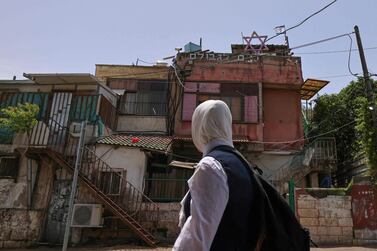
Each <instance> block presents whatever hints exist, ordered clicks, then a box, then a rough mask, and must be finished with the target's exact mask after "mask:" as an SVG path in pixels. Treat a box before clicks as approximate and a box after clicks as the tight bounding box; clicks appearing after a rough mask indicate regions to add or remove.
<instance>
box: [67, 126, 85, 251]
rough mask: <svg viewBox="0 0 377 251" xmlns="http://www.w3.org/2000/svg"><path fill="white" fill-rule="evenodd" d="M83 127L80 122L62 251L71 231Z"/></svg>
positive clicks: (82, 142) (83, 137)
mask: <svg viewBox="0 0 377 251" xmlns="http://www.w3.org/2000/svg"><path fill="white" fill-rule="evenodd" d="M85 126H86V121H82V122H81V128H80V139H79V145H78V146H77V154H76V162H75V171H74V173H73V181H72V191H71V197H70V198H69V207H68V216H67V221H66V223H65V224H66V225H65V232H64V241H63V249H62V251H66V250H67V247H68V241H69V233H70V230H71V222H72V213H73V204H74V202H75V197H76V189H77V180H78V176H79V170H80V166H81V155H82V150H83V147H84V139H85Z"/></svg>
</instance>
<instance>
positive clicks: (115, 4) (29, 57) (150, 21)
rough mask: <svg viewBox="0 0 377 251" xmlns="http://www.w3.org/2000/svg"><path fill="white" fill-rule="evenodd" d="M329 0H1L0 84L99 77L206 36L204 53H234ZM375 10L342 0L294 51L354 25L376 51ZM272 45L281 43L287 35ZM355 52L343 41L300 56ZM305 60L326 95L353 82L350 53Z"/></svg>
mask: <svg viewBox="0 0 377 251" xmlns="http://www.w3.org/2000/svg"><path fill="white" fill-rule="evenodd" d="M330 2H331V0H328V1H318V0H306V1H303V0H284V1H276V0H275V1H274V0H264V1H250V0H249V1H238V0H233V1H223V0H216V1H203V0H202V1H199V0H191V1H178V0H162V1H154V0H150V1H146V0H137V1H126V0H64V1H61V0H33V1H31V0H23V1H22V0H1V2H0V9H1V15H0V34H1V36H0V79H10V78H12V76H13V75H16V76H17V78H18V79H20V78H22V73H23V72H34V73H42V72H43V73H55V72H89V73H94V70H95V64H96V63H106V64H131V63H133V62H135V61H136V59H137V58H140V59H142V60H145V61H149V62H154V61H156V60H159V59H161V58H163V57H166V56H170V55H174V53H175V52H174V48H175V47H183V46H184V44H185V43H187V42H189V41H192V42H199V38H200V37H202V38H203V47H204V49H210V50H214V51H221V52H230V44H231V43H241V42H242V40H241V35H240V34H241V32H243V33H244V34H245V35H246V34H250V33H251V32H252V31H254V30H255V31H257V32H258V33H259V34H260V35H270V36H272V35H273V34H274V31H273V28H274V27H275V26H277V25H282V24H285V25H286V26H287V27H290V26H293V25H295V24H296V23H298V22H299V21H301V20H303V19H304V18H305V17H307V16H308V15H310V14H311V13H313V12H315V11H316V10H319V9H320V8H321V7H323V6H325V5H326V4H328V3H330ZM376 11H377V1H376V0H362V1H350V0H338V1H337V2H336V3H335V4H334V5H332V6H330V7H329V8H328V9H326V10H325V11H323V12H322V13H320V14H319V15H317V16H315V17H313V18H312V19H310V20H308V21H307V22H306V23H305V24H303V25H302V26H300V27H299V28H296V29H294V30H291V31H289V33H288V35H289V40H290V44H291V47H294V46H297V45H301V44H305V43H308V42H312V41H316V40H320V39H323V38H327V37H331V36H335V35H339V34H343V33H347V32H352V31H353V26H354V25H355V24H357V25H359V28H360V31H361V35H362V38H363V43H364V47H365V48H367V47H377V23H376ZM271 42H274V43H282V42H283V38H282V37H280V38H277V39H274V40H272V41H271ZM354 42H355V41H354ZM354 47H356V43H354ZM348 48H349V39H348V38H346V37H344V38H340V39H337V40H334V41H330V42H327V43H322V44H319V45H315V46H310V47H306V48H302V49H299V50H296V51H295V53H296V54H297V55H299V53H307V52H322V51H332V50H347V49H348ZM300 56H301V57H302V67H303V75H304V78H309V77H310V78H324V79H328V80H331V83H330V84H329V86H328V87H326V88H325V89H324V90H323V91H322V92H321V93H334V92H338V91H339V90H340V89H341V88H343V87H344V86H345V85H346V84H347V83H348V82H349V81H351V80H352V79H353V77H352V76H346V77H333V76H338V75H346V74H349V73H348V69H347V59H348V54H347V53H334V54H319V55H312V54H302V55H300ZM366 58H367V62H368V66H369V70H370V72H373V73H377V49H372V50H366ZM351 68H352V70H353V71H354V72H357V73H360V72H361V66H360V60H359V57H358V53H357V52H353V53H352V60H351ZM326 77H327V78H326Z"/></svg>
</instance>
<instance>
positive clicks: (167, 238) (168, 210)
mask: <svg viewBox="0 0 377 251" xmlns="http://www.w3.org/2000/svg"><path fill="white" fill-rule="evenodd" d="M157 204H158V206H159V208H160V211H159V213H160V221H159V222H158V228H157V235H158V237H159V238H160V240H161V241H163V242H168V243H172V242H174V241H175V239H176V238H177V237H178V235H179V232H180V228H179V227H178V221H179V211H180V210H181V204H180V203H157Z"/></svg>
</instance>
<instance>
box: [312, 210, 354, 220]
mask: <svg viewBox="0 0 377 251" xmlns="http://www.w3.org/2000/svg"><path fill="white" fill-rule="evenodd" d="M318 212H319V217H322V218H351V210H349V209H342V208H320V209H318Z"/></svg>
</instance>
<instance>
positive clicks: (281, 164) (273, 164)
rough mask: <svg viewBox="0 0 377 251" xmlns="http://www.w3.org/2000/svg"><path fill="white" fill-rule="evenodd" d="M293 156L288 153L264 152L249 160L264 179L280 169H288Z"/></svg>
mask: <svg viewBox="0 0 377 251" xmlns="http://www.w3.org/2000/svg"><path fill="white" fill-rule="evenodd" d="M293 156H294V155H293V154H290V153H288V152H280V153H279V152H267V151H266V152H262V153H260V154H256V155H254V156H252V157H251V158H249V160H251V162H252V163H255V164H256V165H257V166H258V167H259V168H261V169H262V170H263V176H264V177H270V176H271V175H273V174H274V173H276V172H277V171H278V170H279V169H280V168H286V167H288V166H289V164H290V163H291V160H292V158H293Z"/></svg>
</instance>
